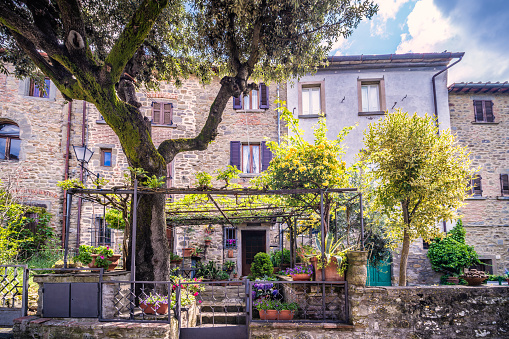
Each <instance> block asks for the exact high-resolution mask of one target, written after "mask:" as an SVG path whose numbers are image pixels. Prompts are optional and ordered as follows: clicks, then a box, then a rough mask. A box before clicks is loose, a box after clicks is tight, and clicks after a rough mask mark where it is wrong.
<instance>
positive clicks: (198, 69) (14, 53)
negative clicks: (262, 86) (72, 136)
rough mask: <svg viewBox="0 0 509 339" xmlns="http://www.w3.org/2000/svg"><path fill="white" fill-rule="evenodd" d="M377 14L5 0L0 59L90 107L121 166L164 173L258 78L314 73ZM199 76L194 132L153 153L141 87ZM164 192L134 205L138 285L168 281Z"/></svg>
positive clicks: (355, 8)
mask: <svg viewBox="0 0 509 339" xmlns="http://www.w3.org/2000/svg"><path fill="white" fill-rule="evenodd" d="M376 9H377V7H376V6H375V5H374V4H373V3H372V1H371V0H364V1H358V0H327V1H316V0H278V1H266V0H250V1H244V0H242V1H241V0H224V1H210V0H194V1H188V2H184V1H178V0H176V1H171V2H169V1H168V0H129V1H118V0H106V1H102V0H101V1H99V0H81V1H80V0H30V1H25V0H1V1H0V26H1V32H0V43H1V45H0V48H1V51H2V52H1V53H0V58H1V61H2V63H3V64H2V67H3V68H2V70H3V71H4V72H6V71H7V68H5V66H4V65H5V62H11V63H13V64H14V66H15V74H16V76H18V77H24V76H30V75H33V74H34V73H35V68H36V67H37V68H38V69H39V70H41V71H42V73H44V74H45V75H46V76H47V77H49V78H50V79H51V80H52V81H53V83H54V84H55V85H56V87H57V88H58V89H59V90H60V92H61V93H62V94H63V96H64V97H65V98H66V99H68V100H73V99H78V100H86V101H88V102H90V103H92V104H94V105H95V106H96V108H97V109H98V111H99V112H100V113H101V115H102V116H103V117H104V120H105V122H106V123H107V124H108V125H109V126H110V127H111V128H112V130H113V131H114V132H115V134H116V135H117V136H118V138H119V141H120V144H121V146H122V150H123V152H124V154H125V155H126V157H127V160H128V163H129V165H130V166H131V167H133V168H143V169H144V170H145V171H147V173H148V175H149V176H153V175H155V176H157V177H160V176H164V175H165V171H166V164H167V163H169V162H170V161H172V160H173V158H174V157H175V155H177V154H178V153H180V152H186V151H193V150H205V149H206V148H207V146H208V144H209V143H210V142H212V141H213V140H214V139H215V137H216V135H217V133H218V132H217V128H218V125H219V123H220V122H221V119H222V113H223V111H224V109H225V107H226V104H227V103H228V101H229V100H230V98H231V97H232V96H236V97H238V96H240V95H241V94H242V93H247V92H248V91H249V90H250V89H251V88H254V86H255V84H253V83H249V79H250V78H251V77H257V78H259V79H260V80H262V79H263V80H265V81H270V80H284V79H286V78H288V77H289V76H291V75H297V76H298V75H302V74H304V73H306V72H309V71H312V70H313V69H315V68H316V67H317V66H318V65H319V64H320V63H322V62H323V60H324V57H325V56H326V54H327V52H328V51H329V50H330V47H331V45H332V44H333V43H334V42H335V41H336V40H337V39H338V38H340V37H345V36H348V35H349V34H350V33H351V32H352V30H353V29H354V28H355V27H356V26H357V24H358V23H359V22H360V21H361V19H363V18H365V17H367V18H370V17H371V16H372V15H373V14H374V13H375V12H376ZM191 73H192V74H196V75H197V76H199V77H201V78H202V79H204V80H206V79H209V78H210V77H211V76H213V75H219V76H222V78H221V80H220V87H219V89H218V92H217V95H216V98H215V100H214V101H213V102H212V104H211V107H210V110H209V112H197V114H207V113H208V117H207V120H206V123H205V125H204V126H203V128H202V130H201V131H200V132H199V133H198V135H196V136H194V137H190V138H184V139H169V140H165V141H163V142H162V143H161V144H159V145H157V146H156V145H154V144H153V142H152V138H151V124H150V121H149V120H148V119H147V118H146V117H144V116H143V114H142V113H141V111H140V110H139V107H140V106H141V104H140V103H139V102H138V101H137V99H136V95H135V89H136V87H137V86H141V85H145V86H148V87H150V86H154V84H155V82H157V81H158V80H177V82H178V79H180V78H183V77H186V76H188V75H189V74H191ZM163 211H164V196H157V197H156V196H154V197H150V198H144V199H142V200H141V202H140V204H139V205H138V219H139V220H138V225H139V231H138V232H137V237H138V244H140V248H138V249H137V259H136V260H137V261H138V262H143V263H144V264H145V265H144V266H143V267H142V266H141V265H139V266H137V267H138V268H139V270H140V271H139V272H137V275H138V277H139V278H140V279H141V278H144V279H147V280H154V279H155V280H165V279H166V277H167V275H168V269H169V262H168V260H167V258H165V256H166V257H167V252H168V244H167V241H166V240H165V230H164V229H165V226H166V225H165V221H164V213H163Z"/></svg>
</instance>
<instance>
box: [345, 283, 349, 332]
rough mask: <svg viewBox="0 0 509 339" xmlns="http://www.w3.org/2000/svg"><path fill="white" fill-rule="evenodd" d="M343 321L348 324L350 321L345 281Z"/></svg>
mask: <svg viewBox="0 0 509 339" xmlns="http://www.w3.org/2000/svg"><path fill="white" fill-rule="evenodd" d="M344 287H345V318H346V319H345V321H346V323H349V319H350V314H348V313H349V312H350V310H349V308H348V282H347V281H346V280H345V285H344Z"/></svg>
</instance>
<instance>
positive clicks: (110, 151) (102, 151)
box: [101, 148, 113, 167]
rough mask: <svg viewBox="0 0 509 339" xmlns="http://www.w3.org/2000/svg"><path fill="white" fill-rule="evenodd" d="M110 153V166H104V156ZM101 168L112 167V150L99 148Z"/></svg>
mask: <svg viewBox="0 0 509 339" xmlns="http://www.w3.org/2000/svg"><path fill="white" fill-rule="evenodd" d="M106 153H110V164H109V165H106V164H105V154H106ZM101 166H103V167H113V149H111V148H101Z"/></svg>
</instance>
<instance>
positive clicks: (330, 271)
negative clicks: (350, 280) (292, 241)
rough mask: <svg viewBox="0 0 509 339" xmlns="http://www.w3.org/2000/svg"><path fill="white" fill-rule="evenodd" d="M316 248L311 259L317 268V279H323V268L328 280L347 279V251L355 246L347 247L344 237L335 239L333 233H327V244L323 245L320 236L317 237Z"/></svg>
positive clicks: (315, 268)
mask: <svg viewBox="0 0 509 339" xmlns="http://www.w3.org/2000/svg"><path fill="white" fill-rule="evenodd" d="M315 240H316V247H317V248H316V249H313V251H312V253H311V254H310V255H311V256H312V257H311V258H310V259H309V261H310V262H311V263H312V264H313V268H314V270H315V279H316V280H318V281H319V280H322V269H323V270H324V271H325V280H326V281H343V280H345V271H346V267H347V263H346V253H347V252H348V251H349V250H350V249H351V248H353V246H351V247H349V248H345V247H344V245H343V238H341V239H338V240H336V241H334V237H333V235H332V234H330V233H329V234H327V236H326V237H325V244H324V246H323V252H324V253H323V254H324V257H323V258H322V243H321V241H320V239H319V238H316V239H315Z"/></svg>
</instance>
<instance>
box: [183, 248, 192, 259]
mask: <svg viewBox="0 0 509 339" xmlns="http://www.w3.org/2000/svg"><path fill="white" fill-rule="evenodd" d="M193 250H194V248H183V249H182V251H183V253H182V256H183V257H184V258H189V257H190V256H191V254H192V253H193Z"/></svg>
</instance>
